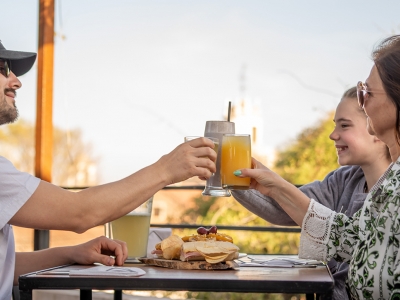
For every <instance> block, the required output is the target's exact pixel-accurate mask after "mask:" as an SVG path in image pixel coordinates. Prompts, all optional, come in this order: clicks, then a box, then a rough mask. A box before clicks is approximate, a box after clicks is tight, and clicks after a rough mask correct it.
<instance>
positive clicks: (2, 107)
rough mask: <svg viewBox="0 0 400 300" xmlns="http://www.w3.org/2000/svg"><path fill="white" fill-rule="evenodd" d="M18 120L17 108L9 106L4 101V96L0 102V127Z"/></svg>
mask: <svg viewBox="0 0 400 300" xmlns="http://www.w3.org/2000/svg"><path fill="white" fill-rule="evenodd" d="M17 119H18V109H17V107H16V106H15V105H14V106H10V105H9V104H8V103H7V101H6V96H5V95H4V97H3V101H1V100H0V125H2V124H8V123H13V122H15V121H16V120H17Z"/></svg>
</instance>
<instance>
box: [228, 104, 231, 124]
mask: <svg viewBox="0 0 400 300" xmlns="http://www.w3.org/2000/svg"><path fill="white" fill-rule="evenodd" d="M230 121H231V101H229V105H228V122H230Z"/></svg>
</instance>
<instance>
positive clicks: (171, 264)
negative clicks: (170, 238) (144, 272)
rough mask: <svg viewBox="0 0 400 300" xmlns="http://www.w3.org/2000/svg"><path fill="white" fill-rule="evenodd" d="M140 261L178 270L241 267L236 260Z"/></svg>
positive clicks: (142, 259) (154, 259) (144, 258)
mask: <svg viewBox="0 0 400 300" xmlns="http://www.w3.org/2000/svg"><path fill="white" fill-rule="evenodd" d="M139 261H141V262H142V263H144V264H146V265H152V266H158V267H163V268H169V269H177V270H226V269H235V270H236V269H239V265H238V264H237V263H235V262H234V261H224V262H220V263H216V264H210V263H208V262H206V261H205V260H202V261H198V260H196V261H194V260H193V261H180V260H170V259H162V258H147V257H142V258H139Z"/></svg>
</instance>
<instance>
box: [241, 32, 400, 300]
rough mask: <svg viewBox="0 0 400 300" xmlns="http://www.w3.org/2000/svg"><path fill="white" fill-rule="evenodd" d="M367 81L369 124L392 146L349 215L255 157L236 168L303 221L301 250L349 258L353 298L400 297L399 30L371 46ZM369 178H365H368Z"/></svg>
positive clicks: (363, 92) (362, 95)
mask: <svg viewBox="0 0 400 300" xmlns="http://www.w3.org/2000/svg"><path fill="white" fill-rule="evenodd" d="M373 60H374V65H373V67H372V69H371V72H370V74H369V76H368V78H367V80H366V82H365V83H362V82H359V83H358V84H357V97H358V101H359V105H360V107H362V108H363V109H364V111H365V113H366V115H367V130H368V132H369V133H370V134H372V135H375V136H376V137H378V138H379V139H380V140H381V141H382V142H384V143H385V144H386V145H387V146H388V148H389V151H390V156H391V161H392V163H391V164H390V166H389V168H388V169H387V170H386V171H385V172H384V174H383V175H382V177H381V178H379V180H378V182H377V183H376V184H375V185H374V186H373V187H372V188H371V187H370V186H368V188H369V189H370V191H369V193H368V195H367V197H366V199H365V202H364V204H363V206H362V208H361V209H360V210H359V211H357V212H356V213H355V214H354V215H353V216H352V217H351V218H349V217H347V216H346V215H344V214H342V213H336V212H334V211H332V210H331V209H329V208H327V207H325V206H323V205H321V204H320V203H318V202H317V201H315V200H314V199H313V198H311V199H310V197H308V196H307V195H305V194H303V193H301V191H299V190H298V189H297V188H296V187H295V186H293V185H291V184H290V183H288V182H287V181H285V180H283V179H282V178H281V177H280V176H278V175H277V174H275V173H274V172H272V171H271V170H269V169H268V168H266V167H265V166H263V165H262V164H260V163H259V162H258V161H257V160H255V159H253V167H254V169H242V170H237V171H235V172H234V174H235V175H237V176H241V177H251V178H252V181H251V184H250V187H251V188H253V189H256V190H258V191H260V192H261V193H262V194H264V195H267V196H270V197H273V198H274V199H275V200H276V201H277V202H278V203H279V205H280V206H281V207H282V208H283V209H284V210H285V211H286V212H287V213H288V214H289V215H290V217H291V218H292V219H293V220H294V221H295V222H296V223H297V224H299V225H301V227H302V231H301V236H300V250H299V256H300V257H303V258H313V259H317V260H325V261H326V260H330V259H331V258H335V259H340V260H343V261H346V262H349V273H348V279H347V282H346V283H347V286H348V290H349V292H350V294H351V297H352V299H391V300H394V299H400V256H399V255H400V238H399V236H400V35H395V36H391V37H389V38H387V39H385V40H384V41H383V42H382V43H380V44H379V45H378V47H377V48H376V50H375V51H374V52H373ZM368 184H369V183H368Z"/></svg>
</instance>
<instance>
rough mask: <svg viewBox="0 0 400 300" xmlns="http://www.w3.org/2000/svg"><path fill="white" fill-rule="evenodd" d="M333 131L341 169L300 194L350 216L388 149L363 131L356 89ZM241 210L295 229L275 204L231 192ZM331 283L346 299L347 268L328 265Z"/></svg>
mask: <svg viewBox="0 0 400 300" xmlns="http://www.w3.org/2000/svg"><path fill="white" fill-rule="evenodd" d="M333 121H334V122H335V124H336V126H335V129H334V130H333V132H332V133H331V134H330V136H329V138H330V139H331V140H333V141H334V143H335V147H336V149H337V155H338V162H339V164H340V165H341V166H343V167H341V168H339V169H337V170H335V171H333V172H331V173H329V174H328V175H327V176H326V177H325V179H324V180H323V181H314V182H312V183H310V184H306V185H304V186H302V187H300V190H301V191H302V192H303V193H304V194H305V195H307V196H308V197H310V198H313V199H315V201H317V202H319V203H321V204H323V205H324V206H326V207H329V208H330V209H332V210H335V211H337V212H342V213H345V214H346V215H347V216H352V215H353V214H354V213H355V212H357V211H358V210H359V209H360V208H361V207H362V205H363V203H364V200H365V198H366V196H367V192H368V190H369V188H371V187H372V186H373V185H374V184H375V183H376V182H377V181H378V179H379V178H380V176H381V175H382V174H383V173H384V172H385V170H386V169H387V168H388V166H389V164H390V162H391V160H390V155H389V151H388V148H387V147H386V145H385V144H384V143H383V142H381V141H380V140H379V139H378V138H377V137H375V136H372V135H370V134H369V133H368V131H367V117H366V115H365V113H364V110H363V109H362V108H360V107H359V105H358V102H357V89H356V87H353V88H350V89H349V90H347V91H346V92H345V93H344V94H343V97H342V99H341V101H340V102H339V105H338V106H337V108H336V113H335V117H334V120H333ZM232 195H233V196H234V197H235V199H236V200H238V201H239V202H240V203H241V204H242V205H243V206H245V207H246V208H247V209H249V210H250V211H252V212H253V213H255V214H257V215H259V216H260V217H262V218H263V219H265V220H267V221H269V222H271V223H273V224H277V225H286V226H291V225H296V223H295V222H294V221H293V220H292V219H291V218H290V217H289V216H288V215H287V214H286V213H285V211H284V210H282V208H281V207H280V206H279V204H278V203H277V202H276V201H275V200H274V199H272V198H270V197H267V196H264V195H263V194H261V193H259V192H258V191H256V190H248V191H232ZM329 267H330V269H331V272H332V274H333V277H334V279H335V287H334V291H333V299H337V300H339V299H340V300H343V299H348V297H347V292H346V289H345V280H346V278H347V272H348V265H347V264H346V263H337V262H336V261H335V260H333V259H332V260H331V261H330V262H329Z"/></svg>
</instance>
